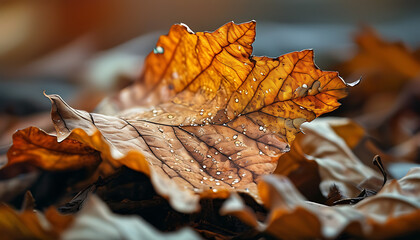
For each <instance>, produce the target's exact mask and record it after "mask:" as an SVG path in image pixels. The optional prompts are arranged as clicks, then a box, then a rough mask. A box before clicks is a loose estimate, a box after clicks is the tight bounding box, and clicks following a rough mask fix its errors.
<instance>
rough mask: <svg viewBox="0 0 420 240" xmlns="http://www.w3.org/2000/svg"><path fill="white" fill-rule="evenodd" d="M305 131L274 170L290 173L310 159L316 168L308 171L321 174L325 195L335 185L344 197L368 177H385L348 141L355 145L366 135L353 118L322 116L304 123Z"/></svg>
mask: <svg viewBox="0 0 420 240" xmlns="http://www.w3.org/2000/svg"><path fill="white" fill-rule="evenodd" d="M336 129H339V131H338V132H336V131H335V130H336ZM343 129H346V130H345V131H344V130H343ZM302 131H303V132H304V133H305V134H299V135H298V136H297V138H296V140H295V141H294V142H293V145H292V147H291V151H290V152H288V153H287V154H284V155H283V156H281V157H280V159H279V164H278V166H277V169H276V170H275V173H277V174H281V175H286V176H287V175H290V174H291V173H292V172H293V171H295V170H296V169H298V168H299V167H302V166H304V165H305V164H306V163H308V162H316V165H317V168H311V172H312V174H308V173H306V175H312V176H316V174H319V176H320V178H321V179H320V180H321V182H320V185H319V188H320V190H321V193H322V194H323V196H324V197H327V196H328V194H329V192H330V187H331V186H333V185H336V187H337V188H338V190H339V191H340V194H341V195H343V196H344V197H356V196H358V194H359V193H360V190H361V189H359V188H358V185H359V184H360V183H361V182H362V181H364V180H365V179H367V178H370V177H374V178H378V179H380V181H382V178H381V177H380V175H379V174H378V173H377V172H375V171H374V170H372V169H371V168H369V167H367V166H365V165H364V164H363V163H362V162H361V161H360V160H359V159H358V158H357V157H356V155H355V154H354V153H353V152H352V151H351V149H350V146H349V145H347V142H349V143H351V144H352V145H354V144H355V143H356V142H358V141H359V140H360V139H361V137H362V136H363V135H362V134H361V133H362V131H363V129H362V128H361V127H360V126H359V125H357V124H356V123H354V122H353V121H351V120H350V119H347V118H319V119H316V120H315V121H313V122H311V123H309V124H304V125H303V126H302ZM353 132H354V133H355V134H354V135H353V134H352V133H353ZM338 134H341V135H338ZM301 177H302V178H305V176H301ZM311 180H313V179H307V181H311Z"/></svg>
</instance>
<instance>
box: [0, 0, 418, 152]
mask: <svg viewBox="0 0 420 240" xmlns="http://www.w3.org/2000/svg"><path fill="white" fill-rule="evenodd" d="M419 13H420V1H416V0H411V1H409V0H407V1H401V0H370V1H365V0H353V1H335V0H295V1H274V0H273V1H269V0H258V1H257V0H211V1H197V0H177V1H172V0H153V1H152V0H119V1H115V0H38V1H33V0H1V1H0V150H1V153H5V152H6V151H7V149H8V147H9V146H10V144H11V134H12V133H13V132H14V131H15V130H16V129H19V128H24V127H27V126H30V125H32V126H38V127H41V128H43V129H45V130H47V131H50V130H52V129H51V124H50V120H49V116H48V111H49V109H50V103H49V101H48V99H47V98H45V97H44V96H43V94H42V92H43V91H46V92H47V93H49V94H52V93H57V94H60V95H61V96H62V97H63V98H64V99H65V100H66V101H67V102H69V103H70V104H71V105H72V106H74V107H76V108H79V109H85V110H89V111H92V110H94V108H95V106H96V105H97V104H98V103H99V102H100V100H101V99H102V98H103V97H104V96H107V95H110V94H112V93H113V92H116V91H118V90H119V89H121V88H122V87H124V86H126V85H127V84H129V83H130V82H131V81H133V80H135V79H136V78H137V77H138V75H139V74H140V72H141V66H142V61H143V59H144V57H145V56H146V55H147V54H148V53H149V52H150V51H152V49H153V47H154V45H155V42H156V41H157V39H158V37H159V35H161V34H166V33H167V31H168V30H169V28H170V26H171V25H172V24H175V23H185V24H187V25H188V26H189V27H190V28H191V29H192V30H193V31H196V32H197V31H213V30H215V29H217V28H218V27H220V26H222V25H223V24H224V23H226V22H228V21H235V22H237V23H239V22H245V21H250V20H256V21H257V38H256V41H255V44H254V55H266V56H271V57H276V56H279V55H282V54H285V53H287V52H291V51H298V50H302V49H308V48H312V49H314V50H315V54H316V59H315V60H316V63H317V65H318V66H319V67H320V68H321V69H324V70H339V69H340V68H342V64H343V63H344V62H346V61H349V59H351V58H352V57H353V56H354V55H356V54H357V51H358V50H360V46H358V45H357V42H356V41H355V36H356V34H357V33H358V32H360V31H361V29H362V28H364V27H370V28H372V29H374V31H376V33H377V34H378V35H379V36H381V38H382V39H384V40H386V41H390V42H394V41H401V42H403V44H404V45H406V46H407V48H408V49H409V50H410V51H412V52H413V54H416V52H415V50H416V49H418V48H419V47H420V14H419ZM419 56H420V55H419ZM360 74H361V75H363V72H362V73H360ZM361 75H359V72H356V73H355V72H353V73H351V74H350V73H349V74H347V75H346V76H343V77H345V79H346V81H348V82H352V81H354V80H356V79H357V78H359V77H360V76H361ZM359 87H363V83H362V84H361V86H359ZM356 96H357V95H356ZM382 97H383V96H382ZM361 99H363V98H361ZM391 99H392V101H393V100H395V99H397V97H394V98H391ZM385 102H386V101H385ZM351 104H353V105H354V104H357V101H355V102H353V103H349V106H351ZM339 114H340V112H339ZM344 114H345V113H344Z"/></svg>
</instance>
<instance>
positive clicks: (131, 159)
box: [9, 22, 348, 212]
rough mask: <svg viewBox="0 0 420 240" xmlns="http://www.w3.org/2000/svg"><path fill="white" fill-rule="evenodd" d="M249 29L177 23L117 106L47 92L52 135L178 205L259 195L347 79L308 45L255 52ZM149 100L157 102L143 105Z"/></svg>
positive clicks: (190, 207) (191, 207) (193, 206)
mask: <svg viewBox="0 0 420 240" xmlns="http://www.w3.org/2000/svg"><path fill="white" fill-rule="evenodd" d="M254 38H255V22H248V23H244V24H239V25H236V24H234V23H228V24H226V25H224V26H222V27H221V28H219V29H218V30H216V31H215V32H213V33H207V32H205V33H196V34H194V33H193V32H192V31H191V30H189V28H188V27H186V26H185V25H174V26H173V27H172V28H171V30H170V32H169V34H168V35H166V36H162V37H161V38H160V39H159V41H158V43H157V47H156V48H155V51H154V52H152V53H151V54H150V55H149V56H148V57H147V59H146V62H145V69H144V72H143V74H142V77H141V79H140V81H139V83H136V84H135V85H133V86H130V87H129V88H128V90H127V91H123V92H124V94H122V95H120V96H119V99H120V100H121V99H123V100H124V101H120V102H119V103H120V106H119V107H118V108H117V109H118V110H119V111H120V112H116V113H114V116H108V115H103V114H97V113H88V112H85V111H80V110H76V109H73V108H71V107H70V106H68V105H67V104H66V103H65V102H64V101H63V100H62V99H61V98H60V97H59V96H57V95H49V96H48V97H49V98H50V100H51V102H52V105H53V108H52V119H53V122H54V124H55V127H56V130H57V139H58V140H59V141H60V142H62V141H65V140H67V139H73V140H77V141H79V142H81V143H83V144H85V145H87V146H89V147H91V148H93V149H95V150H97V151H99V152H101V157H102V159H103V161H102V163H101V165H100V166H99V167H98V172H100V174H102V175H104V174H106V173H110V172H112V169H115V168H117V167H118V166H120V165H121V164H123V165H126V166H128V167H130V168H132V169H134V170H137V171H141V172H144V173H146V174H150V177H151V180H152V183H153V184H154V186H155V188H156V191H157V192H158V193H159V194H161V195H163V196H167V197H168V198H169V200H170V202H171V205H172V206H173V207H174V208H175V209H177V210H178V211H181V212H192V211H196V210H197V209H198V208H199V205H198V200H199V196H198V195H197V193H198V194H200V196H201V197H227V196H228V193H229V191H239V192H246V193H249V194H250V195H252V196H253V197H254V198H255V199H256V200H257V201H259V197H258V194H257V187H256V186H257V185H256V183H257V182H258V181H259V179H260V177H261V176H262V175H264V174H270V173H272V172H273V171H274V169H275V167H276V165H277V159H278V157H279V156H280V155H281V154H282V153H284V152H287V151H288V150H289V143H291V142H292V141H293V139H294V138H295V135H296V133H298V132H299V131H300V125H301V124H302V123H303V122H306V121H311V120H313V119H314V118H316V117H317V116H319V115H321V114H323V113H326V112H329V111H332V110H334V109H336V108H337V107H338V106H339V103H338V102H337V99H340V98H343V97H345V96H346V94H347V87H348V85H347V84H346V83H345V82H344V81H343V80H342V79H341V78H340V77H339V76H338V74H337V73H336V72H327V71H321V70H320V69H318V68H317V67H316V66H315V64H314V63H313V52H312V51H311V50H304V51H301V52H293V53H289V54H286V55H283V56H280V57H278V58H274V59H271V58H267V57H255V56H252V55H251V53H252V47H251V44H252V42H253V41H254ZM127 92H128V93H127ZM111 102H112V101H111ZM115 102H118V101H114V103H115ZM151 103H159V104H158V105H156V106H154V107H153V108H145V106H147V104H151ZM138 107H141V108H138ZM61 146H63V147H64V148H65V143H62V145H61ZM41 148H42V146H41ZM20 157H21V158H27V159H30V158H32V156H27V155H25V154H24V153H22V155H20ZM39 157H40V158H48V155H41V156H39ZM9 161H10V163H9V165H10V164H13V163H14V162H15V158H14V157H13V156H11V158H9ZM35 164H36V163H35ZM68 164H69V166H68V167H78V166H77V165H76V166H75V165H74V164H72V163H68ZM38 165H40V166H41V167H43V166H42V164H38ZM70 165H71V166H70ZM104 165H106V166H107V167H104ZM46 169H49V170H57V169H55V168H54V167H53V166H52V167H51V168H46Z"/></svg>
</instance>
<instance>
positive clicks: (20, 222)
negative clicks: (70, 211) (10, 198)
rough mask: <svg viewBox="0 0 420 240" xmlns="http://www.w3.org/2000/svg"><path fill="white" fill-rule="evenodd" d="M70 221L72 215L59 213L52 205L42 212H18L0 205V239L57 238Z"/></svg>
mask: <svg viewBox="0 0 420 240" xmlns="http://www.w3.org/2000/svg"><path fill="white" fill-rule="evenodd" d="M72 221H73V216H64V215H60V214H59V213H58V212H57V211H56V210H55V209H54V207H50V208H48V209H47V210H46V211H45V214H42V213H41V212H38V211H34V210H32V209H31V210H24V211H22V212H21V213H18V212H16V211H15V210H14V209H12V208H10V207H9V206H7V205H4V204H3V203H2V204H1V205H0V231H1V233H2V239H57V238H58V237H59V236H60V234H61V233H62V232H63V231H64V229H66V228H68V226H69V225H70V224H71V223H72Z"/></svg>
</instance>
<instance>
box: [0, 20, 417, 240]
mask: <svg viewBox="0 0 420 240" xmlns="http://www.w3.org/2000/svg"><path fill="white" fill-rule="evenodd" d="M255 25H256V24H255V22H248V23H243V24H238V25H237V24H234V23H228V24H226V25H224V26H222V27H221V28H219V29H218V30H216V31H214V32H212V33H208V32H199V33H193V32H192V31H191V30H190V29H189V28H188V27H187V26H185V25H182V24H181V25H174V26H173V27H172V28H171V29H170V31H169V34H168V35H165V36H161V37H160V39H159V41H158V42H157V44H156V48H155V49H154V51H153V52H151V53H150V54H149V55H148V57H147V58H146V60H145V64H144V69H143V73H142V75H141V78H140V79H138V80H137V81H136V82H135V83H133V84H132V85H130V86H128V87H127V88H125V89H123V90H122V91H120V92H119V93H117V94H115V95H114V96H111V97H109V98H107V99H104V100H103V101H102V103H101V104H100V105H99V106H98V107H97V108H96V110H95V111H94V112H93V113H89V112H86V111H82V110H77V109H74V108H72V107H71V106H69V105H68V104H67V103H66V102H65V101H64V100H63V99H62V98H61V97H60V96H58V95H46V97H48V98H49V99H50V100H51V103H52V110H51V118H52V122H53V124H54V127H55V129H56V133H47V132H44V131H43V130H41V129H38V128H36V127H28V128H26V129H23V130H19V131H17V132H16V133H15V134H14V135H13V145H12V146H11V148H10V149H9V150H8V152H7V163H6V164H5V165H4V166H3V167H2V169H1V171H0V178H1V179H2V180H1V181H0V185H1V188H0V200H1V201H2V202H5V203H4V204H2V205H1V206H0V230H1V232H2V238H5V239H26V238H30V239H56V238H62V239H158V238H165V239H175V238H177V239H200V238H208V239H233V238H240V239H255V238H265V239H272V238H281V239H302V238H325V239H335V238H340V239H351V238H372V239H373V238H376V239H383V238H393V237H414V236H416V233H417V234H418V233H419V230H420V227H419V222H420V210H419V209H420V168H418V167H417V168H412V169H411V170H410V171H408V173H407V174H406V175H405V176H404V177H402V178H399V179H398V180H397V179H392V180H391V179H390V180H389V178H390V177H389V173H388V172H389V171H391V169H390V167H389V166H391V164H395V163H396V162H403V161H405V162H418V161H417V160H418V154H417V150H418V147H419V146H420V144H419V142H420V141H419V137H418V136H419V133H418V130H419V129H420V128H419V127H420V124H419V122H418V121H417V122H416V121H415V120H416V119H417V120H418V119H419V118H418V117H419V116H420V114H419V112H418V109H416V108H415V106H412V105H409V104H408V103H410V99H411V98H413V97H418V96H420V95H419V93H420V91H417V92H415V91H413V89H415V88H410V89H411V94H406V93H404V95H403V96H402V97H400V100H399V101H394V102H395V103H396V104H395V106H393V104H391V105H392V106H391V107H389V109H384V110H386V111H385V113H384V114H382V115H381V116H384V117H383V118H381V120H380V121H378V118H377V115H376V116H374V117H372V116H370V115H369V114H366V113H365V112H363V111H367V112H368V113H372V112H371V110H370V109H369V107H370V108H372V105H374V104H368V103H369V102H372V101H374V99H373V97H372V96H373V94H372V92H373V91H375V90H377V91H378V92H379V93H381V94H385V93H387V91H388V92H390V93H388V94H395V99H398V98H399V97H398V93H399V92H402V90H401V89H403V87H404V86H406V85H407V84H406V83H409V82H412V83H413V84H414V82H415V81H412V80H411V79H412V78H414V77H416V76H418V72H419V71H420V67H419V66H420V61H419V60H418V58H416V57H415V54H412V53H410V52H409V51H408V50H407V49H405V48H404V47H402V46H401V45H395V44H388V43H386V42H383V41H381V40H380V39H379V38H378V37H377V36H375V35H374V33H372V32H369V34H370V35H369V34H364V35H362V37H359V39H358V44H359V46H360V52H359V53H358V55H357V56H355V58H354V59H353V60H351V61H349V62H348V63H346V64H344V65H343V66H341V68H342V69H343V72H344V73H345V74H346V75H347V76H351V75H358V74H360V72H359V71H363V68H364V67H370V68H369V69H373V70H375V72H374V73H372V74H368V75H367V79H366V80H365V81H366V83H367V85H365V86H364V85H363V83H362V84H359V86H357V87H354V85H355V84H348V83H346V82H344V81H343V80H342V79H341V78H340V77H339V75H338V73H337V72H329V71H322V70H320V69H319V68H318V67H317V66H316V65H315V64H314V61H313V58H314V56H313V51H312V50H304V51H301V52H292V53H288V54H285V55H283V56H280V57H278V58H268V57H257V56H253V55H252V43H253V42H254V39H255ZM391 56H394V57H391ZM394 58H395V59H394ZM401 61H402V62H401ZM369 64H371V65H374V66H370V65H369ZM415 71H417V72H415ZM381 74H382V75H383V76H382V78H381ZM378 76H379V77H378ZM369 78H372V79H374V80H369ZM395 79H396V80H395ZM401 79H402V80H401ZM395 81H397V83H394V82H395ZM417 85H418V84H417ZM353 89H354V91H353ZM396 89H397V90H396ZM410 89H409V90H410ZM349 90H352V93H351V94H353V92H354V95H355V96H358V97H357V98H356V100H352V99H353V98H351V97H349V98H348V99H350V100H347V101H346V104H348V106H349V107H347V108H346V107H344V110H343V111H344V112H346V113H350V114H349V115H351V114H353V115H354V113H357V114H359V116H362V117H360V119H359V120H358V121H359V122H360V123H362V125H363V126H364V127H362V126H361V125H359V124H357V123H356V122H354V121H353V120H350V118H343V117H342V118H331V117H329V118H319V119H316V120H315V121H313V120H314V119H315V118H317V117H319V116H320V115H322V114H325V113H328V112H331V111H333V110H335V109H337V108H338V107H339V105H340V104H339V103H338V102H337V100H339V99H341V98H344V97H346V96H347V95H348V92H349ZM407 97H411V98H410V99H405V98H407ZM361 102H367V103H366V104H365V105H364V106H365V108H366V109H367V110H366V109H362V108H361V107H360V106H361V105H362V104H361ZM311 121H312V122H311ZM307 122H311V123H307ZM303 123H305V124H303ZM381 140H383V141H381ZM410 144H411V145H410ZM376 154H379V155H380V156H381V157H382V159H383V160H384V161H381V157H380V156H376V157H373V156H374V155H376ZM393 169H394V168H393ZM6 203H7V204H6ZM14 208H15V209H16V208H18V209H19V208H20V210H14Z"/></svg>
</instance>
